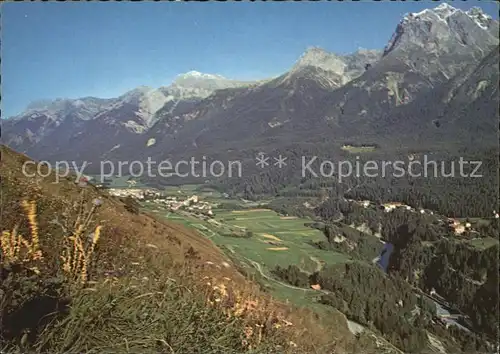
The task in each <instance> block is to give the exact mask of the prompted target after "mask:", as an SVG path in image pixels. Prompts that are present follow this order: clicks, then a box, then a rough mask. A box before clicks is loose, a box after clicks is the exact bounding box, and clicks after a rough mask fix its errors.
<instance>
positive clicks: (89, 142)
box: [2, 4, 498, 161]
mask: <svg viewBox="0 0 500 354" xmlns="http://www.w3.org/2000/svg"><path fill="white" fill-rule="evenodd" d="M497 46H498V21H497V20H494V19H492V18H491V17H489V16H488V15H486V14H484V13H483V12H482V11H481V10H480V9H478V8H473V9H471V10H469V11H462V10H460V9H456V8H454V7H452V6H450V5H448V4H441V5H439V6H437V7H436V8H434V9H427V10H424V11H422V12H419V13H412V14H407V15H405V16H404V18H403V19H402V20H401V21H400V23H399V24H395V31H394V35H393V36H392V38H391V39H389V40H388V43H387V45H386V47H385V48H380V50H365V49H360V50H358V51H357V52H355V53H352V54H348V55H337V54H334V53H328V52H326V51H324V50H322V49H320V48H310V49H309V50H307V51H306V52H305V53H304V54H303V55H302V56H301V57H300V58H299V59H298V60H297V62H296V64H295V65H294V66H293V67H292V68H291V69H290V70H289V71H288V72H286V73H284V74H283V75H281V76H279V77H275V78H269V79H267V80H262V81H257V82H242V81H236V80H230V79H227V78H224V77H221V76H219V75H211V74H202V73H199V72H195V71H192V72H188V73H186V74H183V75H179V76H178V77H177V78H176V79H175V80H174V82H173V83H172V84H171V85H169V86H166V87H160V88H149V87H139V88H137V89H135V90H132V91H130V92H127V93H125V94H124V95H122V96H120V97H117V98H113V99H99V98H94V97H86V98H81V99H76V100H70V99H60V100H56V101H52V102H39V103H36V104H33V105H30V106H29V107H28V108H27V110H26V111H25V112H23V113H22V114H20V115H18V116H16V117H12V118H11V119H8V120H6V121H5V122H4V124H3V127H2V128H3V135H2V139H3V141H4V142H5V143H6V144H7V145H9V146H11V147H13V148H15V149H16V150H18V151H23V152H26V153H28V154H29V155H30V156H33V157H34V158H43V159H49V160H65V159H66V160H67V159H71V160H74V159H77V160H88V161H99V160H100V159H104V158H105V159H111V160H118V159H124V158H126V159H127V160H134V159H140V158H144V157H146V156H151V157H153V158H155V159H157V160H161V159H162V158H165V156H166V155H168V156H176V155H178V156H183V155H186V154H189V155H190V156H191V155H193V154H196V153H205V154H212V155H217V156H221V157H228V151H229V152H230V151H232V150H236V151H239V152H242V151H249V150H250V149H251V148H252V147H259V148H260V149H261V150H262V149H266V148H267V149H272V148H275V147H283V148H289V146H288V145H287V142H289V141H294V142H300V144H302V145H304V144H307V143H308V142H311V143H316V142H320V141H322V140H328V141H329V142H332V141H335V142H338V141H340V144H342V141H354V142H355V143H357V144H363V143H365V142H366V141H369V142H370V143H379V144H380V145H381V146H382V147H386V148H388V149H394V148H395V147H398V148H400V147H401V146H402V145H403V147H408V148H415V147H421V146H422V145H425V146H427V147H429V149H431V148H432V147H436V148H442V147H453V148H460V147H469V146H471V145H474V146H475V147H480V146H486V147H491V146H495V145H494V144H496V143H497V139H496V134H495V131H496V130H494V129H492V128H494V127H496V123H495V122H496V114H497V107H498V85H497V82H498V70H497V67H496V63H497V61H498V47H497ZM229 155H231V154H229Z"/></svg>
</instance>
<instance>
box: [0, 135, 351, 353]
mask: <svg viewBox="0 0 500 354" xmlns="http://www.w3.org/2000/svg"><path fill="white" fill-rule="evenodd" d="M0 153H1V156H2V169H0V177H1V179H2V185H1V189H2V190H1V191H2V215H1V217H2V223H1V225H2V229H1V230H0V231H1V232H2V240H1V243H0V245H1V247H0V278H1V279H2V282H0V290H1V293H2V303H1V304H0V310H1V311H2V312H1V313H2V317H1V319H2V332H1V333H0V339H1V343H2V344H1V346H2V347H1V348H2V350H4V351H7V352H14V351H18V350H20V349H23V351H29V352H47V351H48V352H65V351H70V352H81V351H85V352H95V353H97V352H102V351H103V350H104V351H110V352H116V351H118V352H121V351H130V350H132V351H142V352H144V351H146V352H156V351H158V350H166V351H175V352H178V353H193V352H204V353H219V352H220V351H221V350H222V351H224V352H238V353H244V352H251V353H272V352H280V353H300V352H311V351H313V350H314V349H315V346H320V347H321V348H323V350H324V351H320V353H323V352H324V353H329V352H332V351H335V352H339V353H343V352H344V349H343V345H344V344H345V345H350V343H351V344H352V343H354V342H356V340H355V338H353V336H352V335H350V333H349V331H348V329H347V326H346V325H343V326H342V325H339V324H341V323H342V321H340V322H338V323H336V324H335V326H333V325H332V324H331V323H332V318H329V319H328V322H324V321H323V320H320V319H318V317H317V316H314V315H312V314H311V312H310V311H308V310H300V309H293V310H292V309H290V308H289V307H288V306H287V305H284V304H281V303H279V302H276V301H274V300H272V299H270V298H269V296H268V294H266V293H264V292H263V291H262V290H260V289H259V288H258V287H257V286H256V285H255V284H253V283H252V282H250V281H249V280H246V279H245V278H244V277H243V275H241V274H240V273H239V272H238V270H237V269H236V268H235V266H234V264H233V263H232V262H231V261H230V260H228V259H227V258H226V257H225V256H224V255H223V254H222V253H221V251H220V250H218V249H217V248H216V247H215V246H214V244H213V243H212V242H211V241H210V240H207V239H206V238H204V237H203V236H201V235H199V234H198V233H196V232H193V231H192V230H188V229H186V228H184V227H183V226H180V225H178V224H176V223H169V222H165V221H162V220H159V219H157V218H155V217H154V216H152V215H149V214H144V213H142V212H139V213H135V212H132V211H131V209H130V208H127V205H129V203H130V202H127V201H125V202H124V201H122V200H119V199H116V198H114V197H110V196H109V195H107V194H106V193H103V192H101V191H98V190H96V189H95V188H94V187H93V186H91V185H88V186H86V187H81V186H77V185H75V184H74V183H73V182H72V181H73V180H74V178H69V177H68V178H62V179H61V180H60V181H59V182H58V183H54V182H56V176H55V175H54V173H49V174H47V175H46V177H33V178H29V177H26V175H25V174H24V173H23V169H22V166H23V165H24V163H25V162H26V161H29V158H28V157H26V156H24V155H21V154H18V153H16V152H14V151H13V150H11V149H9V148H6V147H5V146H3V145H2V146H0ZM42 171H43V172H44V174H45V172H47V171H46V170H45V169H42ZM27 172H28V173H33V172H36V168H35V167H33V166H30V167H28V171H27ZM23 201H26V202H30V201H33V202H34V204H33V205H34V208H33V210H34V211H33V212H29V213H28V215H25V212H24V207H23ZM82 220H87V221H86V222H85V223H82ZM33 225H35V226H33ZM97 225H100V238H98V239H97V241H95V244H94V246H95V248H92V250H93V253H88V255H87V256H85V258H86V259H87V263H85V264H87V266H88V267H87V268H86V270H87V272H88V273H87V277H82V276H81V273H80V272H77V273H74V274H73V273H71V274H70V275H66V270H64V269H65V268H63V269H61V267H62V264H61V263H62V261H61V259H62V260H63V261H64V259H63V258H61V256H62V255H67V253H64V252H65V250H66V249H67V247H68V245H67V244H66V242H67V241H69V246H70V247H69V248H70V249H73V241H72V237H73V238H75V239H79V238H80V236H79V235H81V238H83V241H82V243H83V244H84V245H83V246H82V247H84V246H85V247H87V246H88V245H87V242H86V240H87V238H88V237H89V238H90V240H95V238H94V237H95V234H96V233H97V231H95V230H97V229H96V226H97ZM79 226H81V228H80V227H79ZM77 229H78V230H79V231H78V232H76V230H77ZM12 230H14V231H15V232H18V233H17V236H19V235H22V236H23V237H24V238H25V240H27V241H28V242H25V243H23V245H21V250H22V251H23V253H21V254H18V256H19V257H21V256H22V257H26V258H23V259H22V260H23V261H22V262H21V261H20V260H21V258H16V257H14V256H13V254H12V253H11V252H8V251H10V250H11V248H10V247H9V245H12V242H15V241H13V240H12V239H15V237H13V238H12V239H10V238H9V240H8V241H9V242H6V238H5V235H6V233H7V232H9V233H10V232H11V231H12ZM9 235H10V234H9ZM35 236H36V237H37V239H38V242H37V243H36V244H37V245H38V246H39V251H40V252H41V257H38V258H37V257H33V258H31V256H30V255H31V253H30V252H24V251H25V250H24V248H23V247H24V245H25V244H31V242H32V241H33V240H34V237H35ZM75 242H76V241H75ZM93 242H94V241H93ZM75 247H76V246H75ZM91 256H92V257H91ZM75 257H76V253H75ZM75 261H76V258H75ZM71 269H74V268H71ZM73 275H74V276H76V278H75V279H76V280H75V279H74V278H73ZM66 277H67V278H66ZM63 279H64V280H63ZM79 279H83V281H82V282H80V281H79ZM207 279H209V280H210V281H211V282H212V283H209V284H208V285H207V284H206V283H207ZM62 281H63V283H62V284H61V283H60V282H62ZM216 285H217V286H219V287H221V286H224V289H225V290H227V292H228V294H231V296H234V299H237V298H239V299H241V300H240V301H242V303H241V304H240V303H235V302H234V301H232V302H230V301H228V303H225V302H224V306H226V307H223V306H222V303H221V306H211V305H210V301H212V300H213V299H215V298H216V297H217V296H220V294H219V295H218V293H217V289H219V288H214V287H215V286H216ZM55 289H57V290H58V292H57V293H55V292H54V291H55ZM244 301H249V302H252V303H254V302H255V303H256V304H257V303H258V304H259V306H258V307H256V308H254V309H253V310H252V311H243V313H242V314H237V312H235V310H237V309H238V308H237V307H235V306H240V305H241V306H243V303H244ZM215 303H217V302H216V301H215ZM68 304H70V305H71V306H70V307H68V306H67V305H68ZM56 313H57V314H58V316H59V317H57V318H54V317H52V316H54V314H56ZM228 313H229V314H231V316H230V317H228ZM264 314H265V315H264ZM44 319H52V320H54V321H53V322H48V321H44ZM285 319H286V320H285ZM341 319H342V315H340V314H339V317H338V318H337V319H335V320H341ZM266 321H270V322H269V323H267V322H266ZM287 321H290V322H289V323H292V324H293V326H281V325H280V326H274V327H273V326H272V325H273V324H275V323H280V322H281V323H287ZM333 322H335V321H333ZM89 323H92V326H89ZM194 323H196V326H194V327H193V324H194ZM263 323H264V324H266V327H265V328H264V327H262V328H263V329H262V331H261V335H259V336H257V335H255V336H252V337H250V336H245V333H247V332H248V330H247V328H248V327H247V326H253V327H254V328H255V327H257V326H256V325H259V326H260V325H261V324H263ZM329 323H330V324H329ZM344 323H345V321H344ZM83 327H85V331H83V332H82V330H81V328H83ZM278 327H281V328H278ZM186 328H189V330H186ZM145 329H147V331H145ZM245 331H246V332H245ZM26 333H29V335H27V334H26ZM298 333H300V334H301V335H300V336H299V335H298ZM242 338H246V339H247V342H245V341H242ZM306 338H308V339H306ZM332 338H337V339H338V340H337V341H335V343H333V344H332ZM207 340H208V341H209V342H208V343H207ZM291 340H293V341H294V343H293V345H292V344H290V341H291ZM311 343H314V345H311Z"/></svg>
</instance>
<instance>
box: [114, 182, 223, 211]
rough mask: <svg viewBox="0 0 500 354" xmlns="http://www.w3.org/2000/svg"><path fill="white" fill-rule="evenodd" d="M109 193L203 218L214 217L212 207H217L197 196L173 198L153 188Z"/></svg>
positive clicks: (120, 189) (123, 189)
mask: <svg viewBox="0 0 500 354" xmlns="http://www.w3.org/2000/svg"><path fill="white" fill-rule="evenodd" d="M107 192H108V193H109V194H110V195H112V196H115V197H122V198H126V197H131V198H134V199H137V200H138V201H142V202H145V203H147V204H150V205H152V206H154V205H158V206H162V207H163V208H166V209H167V210H169V211H172V212H174V211H178V210H183V211H185V212H188V213H190V214H193V215H195V216H198V217H203V218H207V217H208V218H210V217H212V216H213V211H212V207H214V206H215V205H214V204H213V203H209V202H207V201H204V200H201V199H200V198H199V197H198V196H197V195H191V196H185V195H180V196H172V195H171V194H167V193H165V192H160V191H158V190H156V189H151V188H110V189H108V190H107Z"/></svg>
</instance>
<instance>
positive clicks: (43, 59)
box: [1, 0, 498, 118]
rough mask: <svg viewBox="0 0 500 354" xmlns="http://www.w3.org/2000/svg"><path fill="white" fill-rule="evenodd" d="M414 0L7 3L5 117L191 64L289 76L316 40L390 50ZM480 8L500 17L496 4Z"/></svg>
mask: <svg viewBox="0 0 500 354" xmlns="http://www.w3.org/2000/svg"><path fill="white" fill-rule="evenodd" d="M437 5H438V3H436V2H431V1H420V2H415V1H408V2H375V1H361V2H282V3H278V2H233V3H231V2H203V3H200V2H119V3H118V2H81V3H80V2H43V3H42V2H35V3H31V2H15V3H4V4H3V5H2V42H1V58H2V62H1V65H2V67H1V71H2V102H1V106H2V118H5V117H9V116H11V115H14V114H18V113H20V112H21V111H23V110H24V109H25V107H26V106H27V105H28V104H29V103H30V102H33V101H36V100H40V99H54V98H78V97H85V96H95V97H102V98H109V97H116V96H119V95H121V94H123V93H125V92H126V91H128V90H131V89H133V88H135V87H137V86H141V85H147V86H152V87H159V86H165V85H168V84H170V83H171V82H172V81H173V80H174V79H175V76H176V75H178V74H182V73H185V72H188V71H191V70H196V71H200V72H204V73H211V74H219V75H223V76H225V77H228V78H231V79H239V80H254V79H263V78H268V77H272V76H276V75H279V74H282V73H283V72H285V71H287V70H288V69H289V68H290V67H291V66H292V65H293V64H294V63H295V61H296V60H297V59H298V57H299V56H300V55H301V54H302V53H303V52H304V51H305V50H306V49H307V48H308V47H311V46H319V47H321V48H323V49H325V50H328V51H331V52H335V53H339V54H341V53H350V52H353V51H356V50H357V49H358V48H360V47H361V48H366V49H382V48H383V47H384V46H385V45H386V43H387V41H388V40H389V39H390V37H391V35H392V33H393V32H394V30H395V28H396V25H397V24H398V22H399V21H400V19H401V18H402V16H403V15H404V14H405V13H408V12H418V11H421V10H423V9H425V8H430V7H435V6H437ZM452 6H454V7H457V8H461V9H463V10H467V9H469V8H471V7H473V6H479V7H481V8H482V9H483V11H485V12H486V13H488V14H489V15H490V16H492V17H494V18H495V19H498V5H497V4H496V3H494V2H487V1H484V0H483V1H478V0H469V1H454V2H453V3H452Z"/></svg>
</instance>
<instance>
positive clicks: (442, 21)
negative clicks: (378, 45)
mask: <svg viewBox="0 0 500 354" xmlns="http://www.w3.org/2000/svg"><path fill="white" fill-rule="evenodd" d="M495 22H498V21H494V20H493V19H491V17H490V16H488V15H485V14H484V13H483V12H482V10H481V9H479V8H472V9H470V10H469V11H467V12H465V11H462V10H460V9H457V8H454V7H453V6H451V5H449V4H447V3H442V4H440V5H439V6H437V7H435V8H433V9H425V10H423V11H420V12H416V13H409V14H406V15H405V16H404V17H403V19H402V20H401V21H400V23H399V24H398V25H397V27H396V30H395V32H394V34H393V35H392V37H391V39H390V40H389V42H388V44H387V46H386V47H385V49H384V56H385V55H388V54H389V53H391V52H394V51H395V50H398V49H399V50H403V51H408V50H409V49H412V48H413V49H414V48H418V47H420V48H422V49H424V50H426V52H428V53H431V52H432V53H437V52H451V51H459V52H460V50H468V51H469V52H470V51H471V49H472V51H474V50H480V51H484V50H489V48H490V46H492V45H496V44H497V43H498V34H495V31H494V29H493V27H494V25H495ZM468 46H469V47H468ZM470 46H471V47H470ZM460 47H463V48H460ZM466 48H468V49H466Z"/></svg>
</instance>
